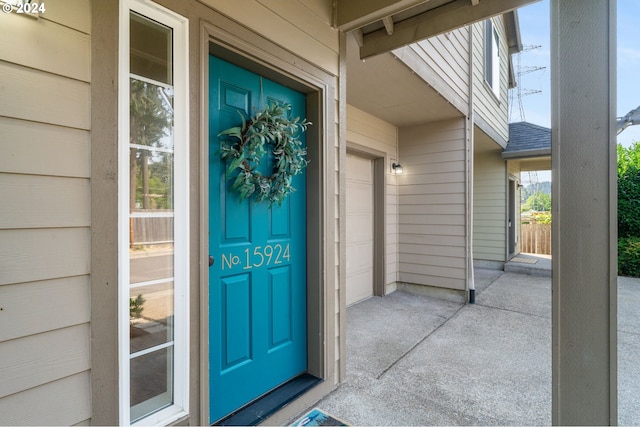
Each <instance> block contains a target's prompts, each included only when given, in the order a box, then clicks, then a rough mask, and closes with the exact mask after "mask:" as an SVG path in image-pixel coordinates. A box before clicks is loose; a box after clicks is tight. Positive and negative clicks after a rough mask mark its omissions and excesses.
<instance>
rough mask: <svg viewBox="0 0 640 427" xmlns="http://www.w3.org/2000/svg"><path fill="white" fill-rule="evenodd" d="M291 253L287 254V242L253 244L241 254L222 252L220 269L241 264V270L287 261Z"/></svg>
mask: <svg viewBox="0 0 640 427" xmlns="http://www.w3.org/2000/svg"><path fill="white" fill-rule="evenodd" d="M290 258H291V255H290V254H289V244H288V243H287V244H286V245H284V246H283V245H281V244H280V243H276V244H275V245H266V246H254V247H253V248H246V249H245V250H244V251H242V253H241V254H234V253H233V252H229V253H227V254H222V269H223V270H225V269H232V268H234V267H236V266H241V267H242V269H243V270H250V269H252V268H259V267H262V266H269V265H278V264H282V263H283V262H284V261H286V262H289V260H290Z"/></svg>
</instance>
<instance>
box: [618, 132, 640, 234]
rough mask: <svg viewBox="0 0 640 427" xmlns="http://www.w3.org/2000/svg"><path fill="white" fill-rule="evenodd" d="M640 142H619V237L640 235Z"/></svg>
mask: <svg viewBox="0 0 640 427" xmlns="http://www.w3.org/2000/svg"><path fill="white" fill-rule="evenodd" d="M639 212H640V143H639V142H635V143H633V144H632V145H631V146H629V147H627V148H625V147H623V146H621V145H620V144H618V237H640V215H638V213H639Z"/></svg>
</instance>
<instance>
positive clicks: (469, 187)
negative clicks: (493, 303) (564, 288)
mask: <svg viewBox="0 0 640 427" xmlns="http://www.w3.org/2000/svg"><path fill="white" fill-rule="evenodd" d="M468 28H469V111H468V113H467V126H466V128H465V130H466V134H467V135H466V138H465V144H466V147H465V156H466V159H465V161H466V166H467V167H466V170H467V177H466V180H465V181H466V183H465V187H466V193H467V209H466V211H467V239H466V240H467V241H466V245H467V287H468V289H469V304H475V302H476V284H475V277H474V274H473V142H474V141H473V127H474V118H473V117H474V114H473V98H474V88H473V24H471V25H469V27H468Z"/></svg>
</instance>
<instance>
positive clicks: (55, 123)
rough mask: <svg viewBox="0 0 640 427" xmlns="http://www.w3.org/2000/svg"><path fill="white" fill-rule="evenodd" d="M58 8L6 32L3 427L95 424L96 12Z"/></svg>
mask: <svg viewBox="0 0 640 427" xmlns="http://www.w3.org/2000/svg"><path fill="white" fill-rule="evenodd" d="M46 6H47V9H46V12H45V13H43V14H41V16H40V17H39V19H34V18H30V17H26V16H21V15H18V14H16V13H7V14H3V16H2V26H0V36H1V38H2V40H3V43H2V44H1V45H0V135H1V137H0V153H2V155H0V200H2V214H1V215H0V324H1V325H2V327H1V328H0V354H1V355H2V361H3V363H2V364H0V378H2V381H0V420H2V423H3V424H31V425H38V424H39V425H52V424H65V425H70V424H77V423H82V422H86V420H87V419H88V418H90V416H91V408H90V397H89V396H90V385H89V384H90V380H89V375H90V370H89V369H90V347H89V340H90V324H89V321H90V315H91V314H90V281H89V265H90V255H89V254H90V186H89V177H90V143H89V141H90V140H89V130H90V119H89V117H90V96H89V94H90V86H89V83H90V81H89V80H90V43H91V40H90V33H91V31H90V30H91V28H90V26H91V24H90V23H91V19H90V4H89V1H86V0H68V1H66V2H65V3H64V5H62V4H61V3H60V2H51V4H49V2H47V3H46ZM62 6H64V7H62Z"/></svg>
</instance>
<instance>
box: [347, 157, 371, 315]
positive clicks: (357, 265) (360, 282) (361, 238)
mask: <svg viewBox="0 0 640 427" xmlns="http://www.w3.org/2000/svg"><path fill="white" fill-rule="evenodd" d="M373 242H374V239H373V162H372V160H371V159H367V158H363V157H360V156H356V155H354V154H350V153H348V154H347V286H346V291H347V305H350V304H354V303H356V302H358V301H362V300H363V299H366V298H369V297H370V296H372V295H373Z"/></svg>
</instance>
